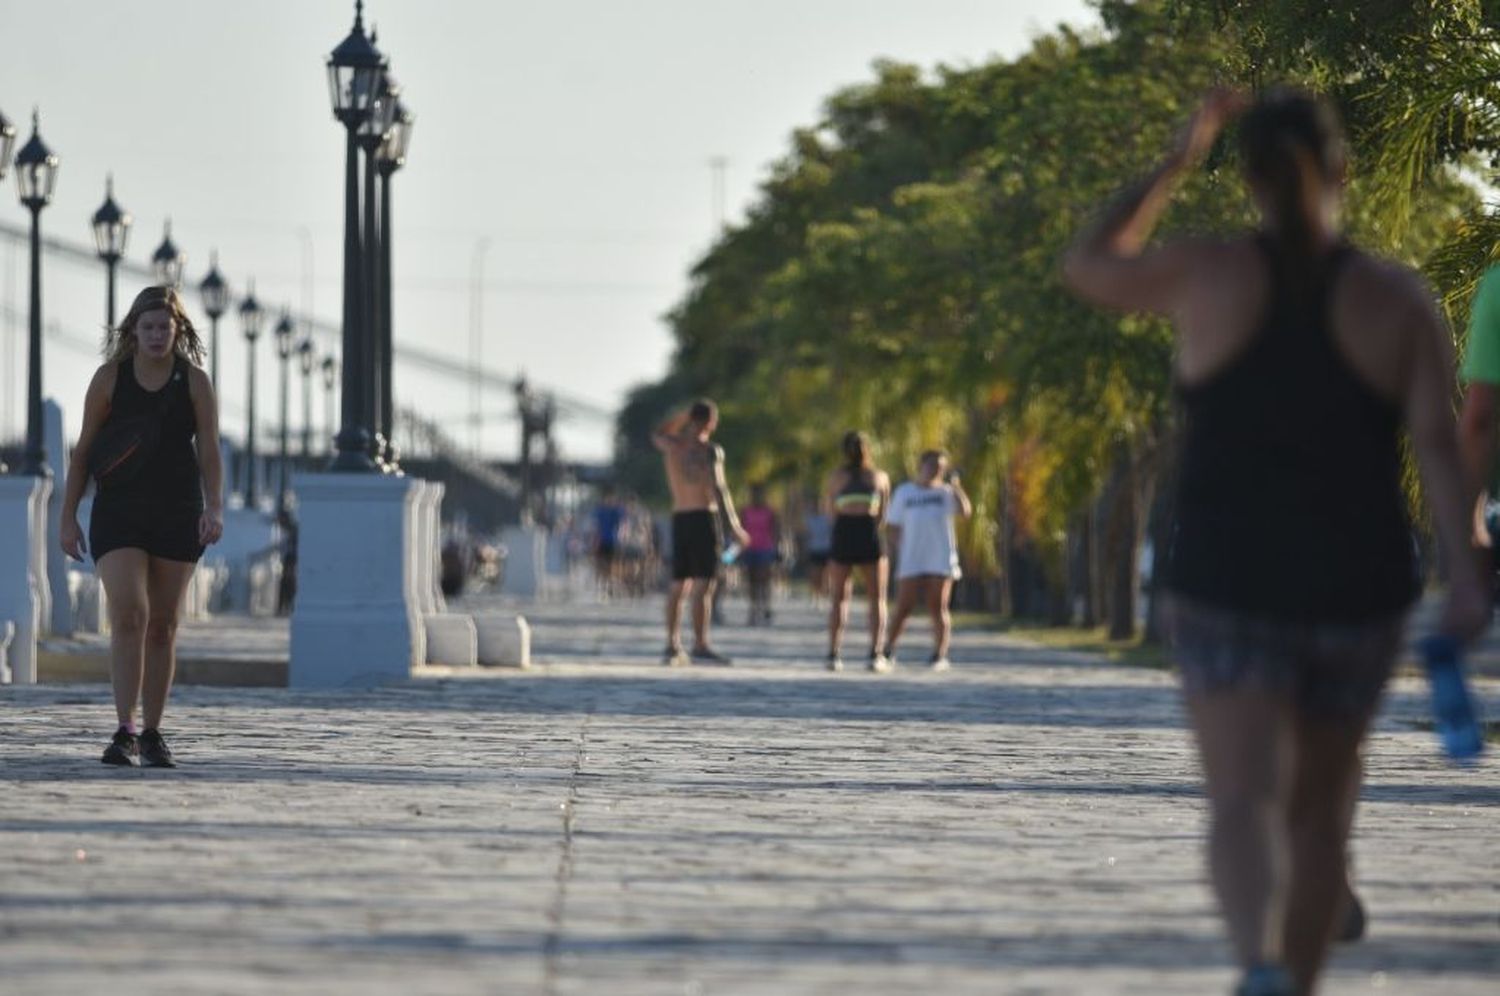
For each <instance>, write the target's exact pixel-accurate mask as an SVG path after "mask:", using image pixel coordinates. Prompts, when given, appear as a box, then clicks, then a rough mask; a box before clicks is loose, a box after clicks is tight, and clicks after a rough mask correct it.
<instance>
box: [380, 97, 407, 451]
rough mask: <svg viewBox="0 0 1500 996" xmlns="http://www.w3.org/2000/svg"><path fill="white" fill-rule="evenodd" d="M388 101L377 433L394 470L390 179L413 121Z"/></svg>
mask: <svg viewBox="0 0 1500 996" xmlns="http://www.w3.org/2000/svg"><path fill="white" fill-rule="evenodd" d="M387 81H389V76H387ZM390 99H391V100H392V108H391V115H390V117H391V128H390V131H389V132H388V133H387V135H386V139H385V143H384V144H383V145H381V147H380V153H379V155H378V157H377V159H376V168H377V169H378V170H379V171H380V282H379V286H380V308H379V311H380V362H381V371H380V391H381V399H380V432H381V434H382V435H383V436H385V462H386V466H387V467H389V468H390V469H391V470H397V469H399V466H400V462H399V454H398V453H397V452H396V407H395V400H394V388H393V383H394V378H393V375H392V374H393V369H392V368H393V366H394V363H393V360H394V358H395V343H394V334H393V332H392V329H393V325H392V323H391V176H392V175H393V174H394V173H395V172H396V171H397V170H398V169H400V168H401V167H402V166H405V165H406V150H407V148H408V147H409V146H410V145H411V130H412V125H413V124H414V123H415V122H416V118H415V117H414V116H413V115H412V113H411V111H409V110H408V109H407V107H406V104H405V103H403V102H402V101H401V100H400V99H399V97H396V96H395V95H394V94H392V95H391V98H390Z"/></svg>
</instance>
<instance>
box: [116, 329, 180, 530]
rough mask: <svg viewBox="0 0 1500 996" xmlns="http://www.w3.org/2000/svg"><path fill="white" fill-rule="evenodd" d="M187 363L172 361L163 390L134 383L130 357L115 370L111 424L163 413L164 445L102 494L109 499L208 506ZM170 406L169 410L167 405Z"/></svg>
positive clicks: (178, 357)
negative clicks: (129, 477)
mask: <svg viewBox="0 0 1500 996" xmlns="http://www.w3.org/2000/svg"><path fill="white" fill-rule="evenodd" d="M188 370H189V364H188V361H187V360H185V359H183V358H182V357H181V356H177V357H174V358H173V360H172V375H171V376H170V377H169V378H167V383H166V385H165V386H164V387H162V389H161V390H160V391H147V390H146V389H145V388H144V387H142V386H141V384H140V381H138V380H136V379H135V361H134V359H133V358H132V357H128V356H127V357H126V358H125V359H123V360H121V361H120V364H119V366H118V368H117V369H116V371H115V391H114V394H113V395H112V396H111V397H110V403H109V417H108V418H106V419H105V420H104V424H105V425H108V424H110V423H111V422H113V421H114V420H116V419H124V418H130V417H131V416H135V415H148V414H149V415H154V414H156V413H157V412H158V411H162V416H161V441H160V443H159V444H158V445H157V447H156V449H155V451H154V452H152V454H151V455H150V456H149V457H148V458H147V460H146V464H145V466H144V467H142V468H141V472H140V473H139V474H138V475H136V477H135V478H134V479H133V480H131V481H129V482H127V483H125V484H122V485H120V486H118V487H111V488H109V489H108V490H107V491H106V492H103V493H102V494H101V497H104V498H105V499H106V500H107V499H108V498H111V497H114V496H119V497H120V498H121V499H124V498H127V497H128V498H136V499H148V500H150V501H151V502H152V503H153V504H159V505H163V506H167V507H179V506H180V507H193V508H197V509H200V510H201V509H202V507H203V476H202V473H201V472H200V470H199V468H198V451H197V448H196V447H195V445H194V437H195V436H196V434H197V431H198V418H197V415H196V414H194V412H193V399H192V396H191V395H190V394H189V393H188ZM164 403H165V409H164V410H163V408H162V406H163V404H164Z"/></svg>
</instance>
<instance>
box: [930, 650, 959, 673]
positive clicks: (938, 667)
mask: <svg viewBox="0 0 1500 996" xmlns="http://www.w3.org/2000/svg"><path fill="white" fill-rule="evenodd" d="M927 666H928V667H929V668H931V669H932V670H934V671H946V670H948V669H949V668H950V667H952V666H953V663H952V662H951V661H949V660H948V658H946V657H939V656H938V655H937V654H933V655H932V658H931V659H930V660H928V662H927Z"/></svg>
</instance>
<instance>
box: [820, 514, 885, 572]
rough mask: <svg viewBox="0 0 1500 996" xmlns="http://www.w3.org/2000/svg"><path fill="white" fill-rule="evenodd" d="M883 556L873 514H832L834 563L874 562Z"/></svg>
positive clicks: (846, 564)
mask: <svg viewBox="0 0 1500 996" xmlns="http://www.w3.org/2000/svg"><path fill="white" fill-rule="evenodd" d="M884 556H885V545H884V544H883V543H881V541H880V524H879V523H878V522H876V521H875V516H873V515H837V516H834V519H833V550H832V553H831V559H832V560H833V562H834V563H835V564H843V565H844V566H846V567H848V566H853V565H855V564H874V563H878V562H879V561H880V559H881V558H882V557H884Z"/></svg>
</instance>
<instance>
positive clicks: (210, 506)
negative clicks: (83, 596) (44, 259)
mask: <svg viewBox="0 0 1500 996" xmlns="http://www.w3.org/2000/svg"><path fill="white" fill-rule="evenodd" d="M105 356H106V360H105V362H104V365H103V366H101V367H100V368H99V369H98V370H97V371H95V373H94V377H93V380H91V381H90V382H89V386H88V392H87V394H86V395H85V397H84V403H83V426H82V429H81V430H80V431H79V434H78V445H77V446H76V447H75V448H74V450H73V456H72V459H71V460H70V461H69V464H68V476H67V483H66V486H65V487H66V490H65V492H64V495H63V503H62V518H61V524H60V533H61V543H62V548H63V551H64V552H65V553H67V555H68V556H70V557H72V558H73V559H75V560H82V559H83V558H84V555H85V554H86V553H87V554H92V556H93V558H94V569H95V571H96V572H97V573H98V575H99V580H100V582H101V583H102V584H103V585H104V593H105V596H106V598H107V600H108V603H109V624H110V678H111V681H112V682H113V685H114V698H115V713H116V717H117V719H118V720H119V728H118V729H117V730H116V731H115V735H114V737H113V739H112V740H111V741H110V744H109V746H108V747H107V748H106V749H105V751H104V757H103V761H104V763H105V764H113V765H130V766H138V765H142V764H144V765H146V766H148V767H157V768H172V767H176V762H175V761H174V760H173V757H172V751H171V750H170V749H169V748H168V747H167V743H166V740H165V739H163V737H162V735H161V722H162V716H163V713H164V712H165V710H166V706H167V697H168V695H169V694H170V692H171V689H172V677H173V673H174V672H175V670H176V666H177V649H176V648H177V621H178V617H179V615H180V614H181V611H182V601H183V596H184V595H185V593H186V592H187V587H188V582H189V581H190V580H191V579H192V576H193V569H194V567H195V566H196V565H197V562H198V559H199V558H200V557H201V556H202V555H203V548H204V547H205V546H207V545H208V544H211V543H216V542H218V540H219V537H220V536H221V535H222V534H223V531H224V494H223V478H224V475H223V468H222V464H221V461H220V457H219V416H218V406H217V403H216V401H215V398H214V392H213V387H212V385H211V384H210V383H209V379H208V375H207V374H205V373H204V372H203V369H202V367H201V366H199V364H200V363H201V362H202V361H203V344H202V342H201V341H200V340H199V338H198V333H197V331H196V330H194V328H193V323H192V322H191V321H190V320H189V319H188V316H187V311H186V310H185V309H184V307H183V303H182V298H181V297H180V296H179V295H178V293H177V292H176V291H175V290H172V289H171V288H168V287H148V288H146V289H145V290H143V291H141V292H140V294H138V295H136V298H135V301H134V302H133V303H132V304H131V306H130V311H129V312H128V313H127V314H126V315H125V320H124V321H123V322H121V323H120V327H119V328H118V329H112V330H111V331H110V333H109V337H108V339H107V341H106V345H105ZM91 476H92V477H93V478H94V479H95V483H96V484H97V487H98V491H97V494H96V495H95V497H94V504H93V512H92V514H91V515H90V517H89V532H88V541H87V543H85V542H84V537H83V530H82V529H80V528H79V525H78V504H79V502H80V501H82V499H83V493H84V489H85V488H86V487H87V486H88V483H89V479H90V477H91ZM137 701H140V703H141V707H142V719H143V721H144V727H143V728H140V727H137V726H136V723H135V708H136V702H137Z"/></svg>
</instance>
